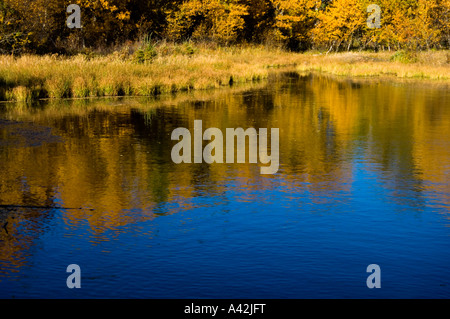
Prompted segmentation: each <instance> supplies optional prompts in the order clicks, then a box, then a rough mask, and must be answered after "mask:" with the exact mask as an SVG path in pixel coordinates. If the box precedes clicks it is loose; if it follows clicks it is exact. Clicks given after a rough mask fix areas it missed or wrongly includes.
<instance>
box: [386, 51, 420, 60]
mask: <svg viewBox="0 0 450 319" xmlns="http://www.w3.org/2000/svg"><path fill="white" fill-rule="evenodd" d="M417 60H418V59H417V53H416V52H412V51H405V50H400V51H397V52H395V53H394V54H393V55H392V56H391V61H395V62H401V63H414V62H417Z"/></svg>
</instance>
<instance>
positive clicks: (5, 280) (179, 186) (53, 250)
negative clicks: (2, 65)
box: [0, 73, 450, 298]
mask: <svg viewBox="0 0 450 319" xmlns="http://www.w3.org/2000/svg"><path fill="white" fill-rule="evenodd" d="M194 120H202V124H203V129H206V128H210V127H216V128H219V129H220V130H221V131H222V132H225V130H226V128H237V127H242V128H244V129H246V128H249V127H254V128H256V129H258V128H267V129H268V130H270V128H279V132H280V133H279V148H280V157H279V162H280V166H279V169H278V172H277V173H276V174H273V175H262V174H260V168H261V166H263V164H261V163H256V164H254V163H243V164H236V163H221V164H219V163H213V164H206V163H199V164H194V163H192V164H186V163H182V164H175V163H173V162H172V159H171V150H172V147H173V146H174V145H175V144H176V141H172V140H171V133H172V131H173V130H174V129H175V128H178V127H185V128H188V129H189V130H190V131H191V132H193V127H194ZM205 144H206V143H205ZM449 181H450V91H449V90H448V88H447V87H442V86H437V85H425V84H420V83H412V82H411V83H402V82H395V81H390V80H383V81H381V80H368V81H357V80H350V79H344V78H340V79H339V78H332V77H327V76H321V75H313V74H309V75H298V74H296V73H286V74H285V75H284V76H279V77H276V78H271V79H269V81H268V82H264V83H259V84H257V85H252V86H250V87H240V88H235V89H230V90H222V91H221V90H219V91H211V92H209V91H208V92H206V91H205V92H200V93H199V92H197V93H195V94H185V95H177V96H169V95H167V96H160V97H157V98H151V99H150V98H149V99H142V98H118V99H96V100H60V101H46V102H41V103H40V104H38V105H35V106H26V105H19V104H17V105H16V104H3V105H1V106H0V226H1V227H0V297H1V298H449V297H450V270H449V268H448V265H449V264H450V184H449ZM70 264H77V265H79V266H80V268H81V288H80V289H77V288H74V289H69V288H68V287H67V285H66V279H67V277H68V276H69V275H70V274H69V273H67V272H66V268H67V266H68V265H70ZM370 264H377V265H379V266H380V269H381V288H379V289H377V288H373V289H369V288H368V287H367V285H366V279H367V277H368V276H369V275H370V273H367V272H366V268H367V266H368V265H370Z"/></svg>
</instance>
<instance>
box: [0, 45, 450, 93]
mask: <svg viewBox="0 0 450 319" xmlns="http://www.w3.org/2000/svg"><path fill="white" fill-rule="evenodd" d="M156 51H157V56H156V58H154V59H153V60H152V62H151V63H144V64H139V63H136V62H134V60H133V58H132V57H127V56H125V57H124V56H122V55H121V54H119V53H117V52H116V53H114V54H111V55H109V56H97V57H90V56H86V55H77V56H74V57H60V56H56V55H46V56H36V55H24V56H21V57H17V58H16V57H12V56H0V99H1V100H4V101H5V100H6V101H31V100H33V99H37V98H68V97H80V98H83V97H93V96H94V97H95V96H118V95H138V96H151V95H156V94H160V93H174V92H180V91H190V90H202V89H211V88H221V87H226V86H229V85H230V83H233V84H236V83H245V82H252V81H259V80H262V79H265V78H267V77H268V75H269V72H273V71H277V70H281V69H282V68H281V67H287V66H289V67H291V68H292V69H294V70H297V71H303V72H311V71H320V72H326V73H330V74H334V75H345V76H358V77H361V76H369V77H373V76H385V75H390V76H395V77H399V78H420V79H431V80H441V81H449V80H450V77H449V74H450V58H449V56H450V53H449V51H436V52H432V51H430V52H420V53H417V54H414V56H413V57H414V58H413V59H411V58H410V56H409V55H408V56H407V58H405V56H406V55H405V56H404V55H402V53H400V54H399V53H393V52H381V53H367V52H359V53H355V52H348V53H336V54H323V53H317V54H314V53H312V52H310V53H305V54H300V53H292V52H286V51H283V50H280V49H273V48H272V49H270V48H265V47H262V46H247V47H225V48H223V47H211V46H209V47H208V46H206V45H203V46H202V45H197V46H195V47H193V48H192V47H189V50H187V49H186V45H175V44H170V43H166V42H162V43H161V44H159V45H157V46H156ZM402 59H403V60H402ZM408 59H409V60H408Z"/></svg>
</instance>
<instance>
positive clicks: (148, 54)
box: [134, 35, 157, 63]
mask: <svg viewBox="0 0 450 319" xmlns="http://www.w3.org/2000/svg"><path fill="white" fill-rule="evenodd" d="M156 56H157V52H156V48H155V45H154V44H153V43H152V40H151V36H149V35H146V36H145V37H144V39H143V40H142V43H141V45H140V46H139V48H138V49H137V50H136V52H135V53H134V61H135V62H136V63H151V62H152V61H153V59H154V58H155V57H156Z"/></svg>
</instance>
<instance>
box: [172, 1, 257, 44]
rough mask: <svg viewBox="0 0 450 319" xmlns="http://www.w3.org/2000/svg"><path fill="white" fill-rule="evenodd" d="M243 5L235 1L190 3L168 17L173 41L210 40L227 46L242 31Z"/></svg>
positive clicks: (245, 8)
mask: <svg viewBox="0 0 450 319" xmlns="http://www.w3.org/2000/svg"><path fill="white" fill-rule="evenodd" d="M247 14H248V11H247V6H245V5H243V4H240V3H239V1H237V0H228V1H222V0H190V1H186V2H184V3H183V4H181V5H180V7H179V10H177V11H175V12H173V13H172V14H171V15H169V17H168V22H169V27H168V30H167V34H168V36H169V37H171V38H173V39H186V38H193V39H205V38H208V39H211V40H215V41H219V42H222V43H229V42H230V41H234V40H236V39H237V37H238V35H239V32H240V31H242V30H243V29H244V24H245V21H244V16H245V15H247Z"/></svg>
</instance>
